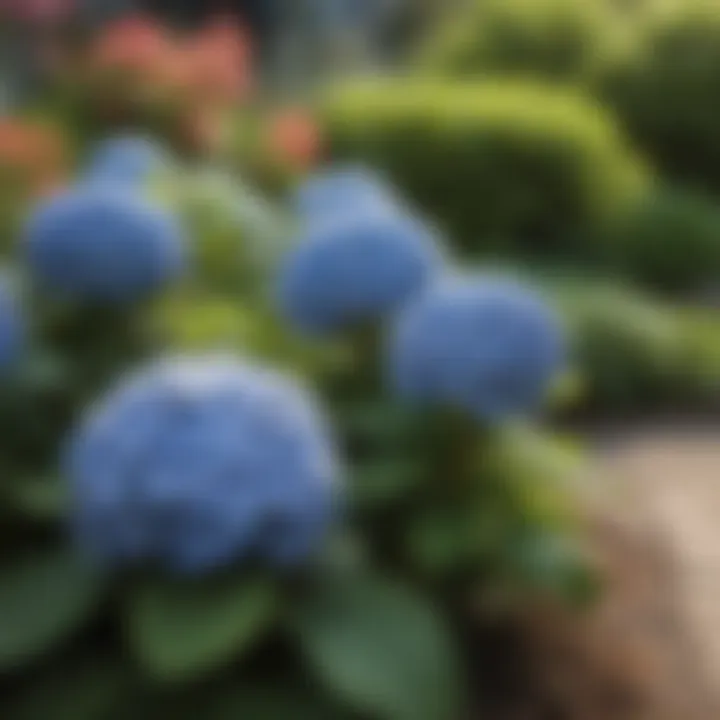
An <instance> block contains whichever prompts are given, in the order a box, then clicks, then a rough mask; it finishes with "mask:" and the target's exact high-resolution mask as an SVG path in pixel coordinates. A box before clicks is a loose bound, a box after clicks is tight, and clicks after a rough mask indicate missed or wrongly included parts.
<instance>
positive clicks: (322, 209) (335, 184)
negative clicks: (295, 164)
mask: <svg viewBox="0 0 720 720" xmlns="http://www.w3.org/2000/svg"><path fill="white" fill-rule="evenodd" d="M395 203H396V198H395V197H394V194H393V191H392V189H391V188H390V187H389V186H388V184H387V183H386V182H385V181H384V180H383V179H382V178H381V177H380V176H378V175H376V174H375V173H373V172H372V171H371V170H368V169H366V168H364V167H362V166H355V165H341V166H337V167H334V168H330V169H328V170H325V171H322V172H319V173H316V174H315V175H313V176H311V177H310V178H309V179H308V180H306V181H305V182H304V183H303V184H302V185H301V186H300V187H299V189H298V190H297V193H296V197H295V206H296V209H297V210H298V212H299V214H300V216H301V217H302V218H303V219H305V220H306V221H311V222H312V221H316V220H318V219H325V218H328V217H333V216H337V215H343V214H347V213H365V212H367V211H369V210H373V209H377V208H390V207H393V206H394V205H395Z"/></svg>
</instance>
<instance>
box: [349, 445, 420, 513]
mask: <svg viewBox="0 0 720 720" xmlns="http://www.w3.org/2000/svg"><path fill="white" fill-rule="evenodd" d="M423 469H424V468H423V466H422V464H421V463H418V462H416V461H414V460H412V459H410V458H405V457H400V458H387V459H382V460H376V461H373V462H368V463H365V464H363V465H361V466H360V467H358V468H357V470H356V471H355V473H354V477H353V484H352V488H351V493H352V496H353V498H354V500H355V502H356V503H357V504H359V505H360V506H361V507H364V508H371V507H382V506H384V505H387V504H389V503H394V502H397V501H399V500H402V499H403V498H404V497H406V496H407V495H408V493H410V492H412V490H413V489H414V488H416V487H417V486H418V483H419V482H420V481H421V480H422V477H423Z"/></svg>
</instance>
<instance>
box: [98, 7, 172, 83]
mask: <svg viewBox="0 0 720 720" xmlns="http://www.w3.org/2000/svg"><path fill="white" fill-rule="evenodd" d="M172 47H173V45H172V39H171V38H170V37H169V35H168V34H167V33H166V32H165V31H164V30H163V28H162V27H161V26H160V25H159V24H158V23H156V22H155V21H153V20H152V18H149V17H146V16H143V15H134V16H131V17H128V18H125V19H123V20H119V21H117V22H115V23H113V24H112V25H110V26H109V27H108V28H107V29H106V30H105V31H104V32H103V33H102V34H101V35H100V36H99V38H98V39H97V41H96V42H95V43H94V44H93V46H92V49H91V56H92V57H91V62H93V64H94V65H95V66H97V67H99V68H101V69H104V70H124V71H131V72H142V71H148V72H151V73H152V72H153V71H154V70H155V69H156V68H159V67H162V66H163V64H164V63H165V62H166V61H167V57H168V55H169V54H170V53H171V52H172Z"/></svg>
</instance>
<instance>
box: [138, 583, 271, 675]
mask: <svg viewBox="0 0 720 720" xmlns="http://www.w3.org/2000/svg"><path fill="white" fill-rule="evenodd" d="M276 610H277V597H276V594H275V587H274V585H273V584H272V583H271V582H270V581H269V580H267V579H265V578H260V577H248V576H244V575H236V576H234V577H218V578H211V579H202V580H197V581H185V582H180V581H171V580H169V579H160V578H158V579H153V580H151V581H147V582H146V583H144V584H143V585H142V586H140V587H139V588H138V589H137V590H136V591H135V593H134V594H133V595H132V596H131V602H130V607H129V614H128V627H129V637H130V642H131V643H132V645H133V647H134V649H135V652H136V653H137V654H138V656H139V658H140V659H141V661H142V662H143V664H144V666H145V667H146V669H147V670H148V671H149V672H150V673H151V674H152V675H154V676H156V677H157V678H158V679H162V680H169V681H182V680H185V679H188V678H191V677H194V676H197V675H202V674H204V673H206V672H208V671H211V670H213V669H215V668H216V667H217V666H219V665H222V664H223V663H225V662H228V661H230V660H232V659H234V658H236V657H238V656H240V655H241V654H242V653H243V651H247V650H249V649H250V648H251V647H252V646H253V644H254V643H255V642H256V641H257V640H258V638H259V637H260V636H261V635H262V634H263V632H265V631H266V630H267V629H268V628H269V626H270V625H271V623H272V621H273V618H274V616H275V613H276Z"/></svg>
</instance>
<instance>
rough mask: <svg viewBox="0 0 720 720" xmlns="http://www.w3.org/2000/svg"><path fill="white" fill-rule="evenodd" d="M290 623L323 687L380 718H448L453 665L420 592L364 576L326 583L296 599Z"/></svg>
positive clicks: (455, 681) (455, 693)
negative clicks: (298, 601)
mask: <svg viewBox="0 0 720 720" xmlns="http://www.w3.org/2000/svg"><path fill="white" fill-rule="evenodd" d="M295 627H296V630H297V632H298V636H299V639H300V642H301V645H302V648H303V651H304V653H305V655H306V656H307V659H308V661H309V663H310V666H311V667H312V668H313V669H314V671H315V672H316V673H317V674H318V675H319V677H320V678H321V679H322V681H323V682H324V684H325V685H326V686H327V688H328V690H329V691H331V692H333V693H335V694H336V695H337V696H338V698H339V699H340V700H342V701H344V702H345V703H347V704H348V705H350V706H352V707H354V708H355V709H357V710H358V711H363V712H368V713H373V714H374V715H376V716H377V717H378V718H382V719H383V720H449V719H450V718H453V717H455V712H456V711H457V708H458V701H459V685H460V683H459V677H458V664H457V658H456V655H455V652H454V648H453V643H452V641H451V639H450V637H449V635H448V633H447V631H446V628H445V626H444V623H443V621H442V619H441V618H440V617H439V616H438V615H437V613H436V611H435V609H434V608H433V607H432V606H431V605H429V604H428V603H427V602H426V600H425V598H423V597H421V596H417V595H415V594H413V592H411V591H410V590H409V589H406V588H404V587H402V586H399V585H396V584H394V583H392V582H389V581H385V580H382V579H379V578H373V577H369V576H356V577H354V578H353V579H352V580H350V579H349V578H345V579H344V580H342V581H341V582H332V583H331V582H327V583H325V584H324V585H323V586H321V587H319V588H318V589H317V592H316V593H315V594H314V595H313V596H312V597H311V598H308V599H307V601H306V602H305V604H303V605H301V607H300V608H299V609H298V611H297V613H296V615H295Z"/></svg>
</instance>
